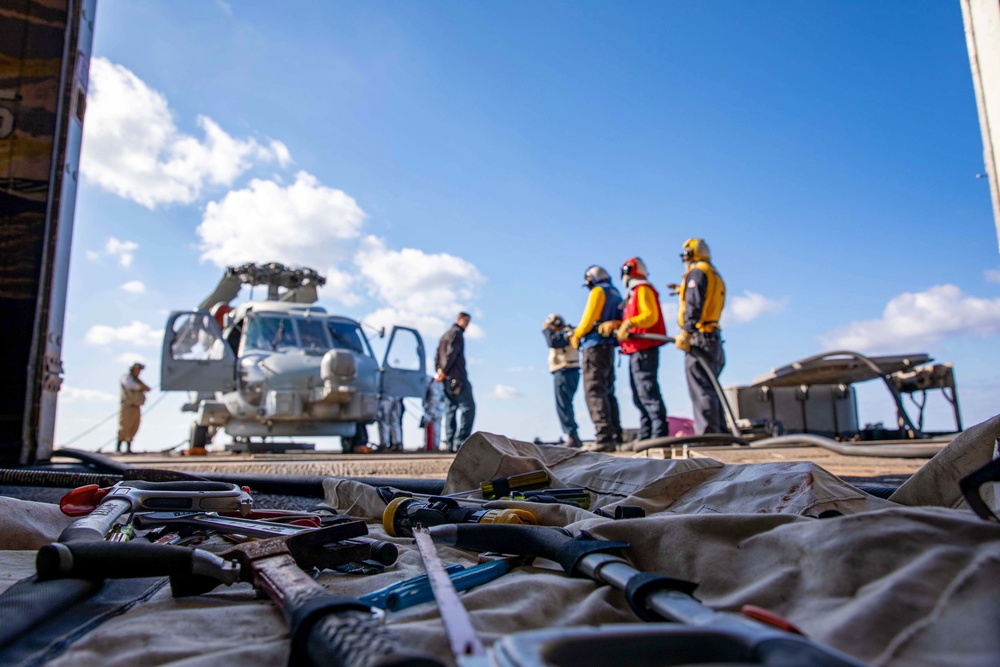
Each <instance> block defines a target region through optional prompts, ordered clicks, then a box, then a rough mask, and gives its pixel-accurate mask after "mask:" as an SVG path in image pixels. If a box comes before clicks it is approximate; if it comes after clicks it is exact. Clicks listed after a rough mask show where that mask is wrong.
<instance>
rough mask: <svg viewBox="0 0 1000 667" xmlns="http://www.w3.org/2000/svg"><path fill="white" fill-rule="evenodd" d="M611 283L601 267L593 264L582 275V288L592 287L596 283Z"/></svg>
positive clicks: (609, 277)
mask: <svg viewBox="0 0 1000 667" xmlns="http://www.w3.org/2000/svg"><path fill="white" fill-rule="evenodd" d="M605 282H608V283H609V282H611V276H610V275H609V274H608V272H607V271H605V270H604V268H603V267H601V266H598V265H597V264H594V265H593V266H591V267H590V268H588V269H587V270H586V271H585V272H584V274H583V286H584V287H593V286H594V285H597V284H598V283H605Z"/></svg>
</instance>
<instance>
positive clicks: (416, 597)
mask: <svg viewBox="0 0 1000 667" xmlns="http://www.w3.org/2000/svg"><path fill="white" fill-rule="evenodd" d="M510 568H511V564H510V563H509V562H508V561H506V560H497V561H492V562H490V563H483V564H482V565H476V566H475V567H470V568H464V567H462V566H461V565H458V564H455V565H449V566H448V567H446V568H445V571H446V572H447V573H448V575H449V577H451V581H452V583H453V584H454V585H455V590H457V591H466V590H469V589H470V588H475V587H476V586H482V585H483V584H486V583H489V582H491V581H493V580H494V579H498V578H499V577H502V576H503V575H505V574H507V573H508V572H510ZM433 599H434V593H433V591H432V590H431V585H430V582H429V581H428V579H427V575H426V574H423V575H420V576H419V577H413V578H411V579H405V580H403V581H400V582H398V583H395V584H393V585H392V586H386V587H385V588H382V589H380V590H377V591H374V592H373V593H369V594H368V595H365V596H363V597H362V598H361V601H362V602H364V603H365V604H369V605H371V606H373V607H380V608H382V609H387V610H389V611H400V610H403V609H408V608H410V607H413V606H415V605H418V604H420V603H422V602H430V601H431V600H433Z"/></svg>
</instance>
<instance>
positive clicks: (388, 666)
mask: <svg viewBox="0 0 1000 667" xmlns="http://www.w3.org/2000/svg"><path fill="white" fill-rule="evenodd" d="M306 656H307V658H308V661H309V663H310V664H311V665H314V666H315V667H320V666H321V665H322V666H323V667H444V663H442V662H441V661H440V660H438V659H436V658H433V657H431V656H427V655H424V654H421V653H418V652H417V651H414V650H412V649H410V648H407V647H404V646H403V644H402V642H401V641H400V640H399V638H398V637H396V635H395V634H394V633H393V632H392V631H391V630H389V628H388V627H386V626H385V624H383V623H381V622H379V621H376V620H375V619H373V618H372V616H371V614H370V613H369V612H364V611H345V612H340V613H335V614H329V615H327V616H325V617H323V618H322V619H321V620H319V621H318V622H317V623H316V625H314V626H313V628H312V630H311V632H310V633H309V638H308V641H307V643H306Z"/></svg>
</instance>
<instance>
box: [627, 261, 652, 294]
mask: <svg viewBox="0 0 1000 667" xmlns="http://www.w3.org/2000/svg"><path fill="white" fill-rule="evenodd" d="M648 277H649V273H647V271H646V263H645V262H643V261H642V260H641V259H640V258H638V257H632V258H631V259H627V260H625V263H624V264H622V283H623V284H624V285H625V287H628V282H629V280H632V279H633V278H636V279H638V280H645V279H646V278H648Z"/></svg>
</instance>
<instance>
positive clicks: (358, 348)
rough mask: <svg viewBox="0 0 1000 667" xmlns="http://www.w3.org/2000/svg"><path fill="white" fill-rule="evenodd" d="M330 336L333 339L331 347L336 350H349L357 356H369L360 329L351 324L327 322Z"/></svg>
mask: <svg viewBox="0 0 1000 667" xmlns="http://www.w3.org/2000/svg"><path fill="white" fill-rule="evenodd" d="M327 327H328V328H329V329H330V335H331V336H332V337H333V346H334V347H335V348H337V349H338V350H350V351H352V352H357V353H358V354H365V355H367V354H369V353H368V346H367V345H366V341H365V337H364V334H363V333H361V327H359V326H358V325H357V324H353V323H351V322H336V321H334V320H329V321H327Z"/></svg>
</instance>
